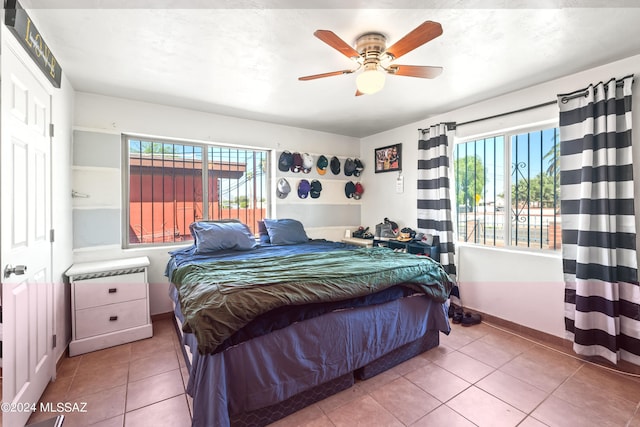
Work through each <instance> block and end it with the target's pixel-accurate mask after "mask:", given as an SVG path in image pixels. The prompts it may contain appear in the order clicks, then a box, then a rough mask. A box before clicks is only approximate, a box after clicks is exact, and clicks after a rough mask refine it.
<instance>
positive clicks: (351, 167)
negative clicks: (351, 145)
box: [344, 158, 356, 176]
mask: <svg viewBox="0 0 640 427" xmlns="http://www.w3.org/2000/svg"><path fill="white" fill-rule="evenodd" d="M355 171H356V163H355V162H354V161H353V159H352V158H348V159H347V160H345V161H344V174H345V175H346V176H351V175H353V173H354V172H355Z"/></svg>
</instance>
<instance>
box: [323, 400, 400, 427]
mask: <svg viewBox="0 0 640 427" xmlns="http://www.w3.org/2000/svg"><path fill="white" fill-rule="evenodd" d="M327 416H328V417H329V419H330V420H331V422H332V423H333V424H334V425H335V426H336V427H343V426H344V427H354V426H362V427H370V426H376V427H402V426H403V424H402V423H401V422H400V421H399V420H398V419H397V418H395V417H394V416H393V415H391V413H390V412H389V411H387V410H386V409H385V408H384V407H383V406H382V405H380V404H379V403H378V402H376V401H375V400H374V399H373V398H372V397H371V396H364V397H362V398H360V399H356V400H354V401H352V402H349V403H348V404H346V405H343V406H341V407H339V408H338V409H336V410H333V411H331V412H329V413H328V414H327Z"/></svg>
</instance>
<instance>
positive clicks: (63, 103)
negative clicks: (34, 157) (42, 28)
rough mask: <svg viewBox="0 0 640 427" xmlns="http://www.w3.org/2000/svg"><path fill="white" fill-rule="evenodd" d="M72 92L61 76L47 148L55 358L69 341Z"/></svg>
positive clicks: (71, 249)
mask: <svg viewBox="0 0 640 427" xmlns="http://www.w3.org/2000/svg"><path fill="white" fill-rule="evenodd" d="M73 100H74V90H73V87H72V86H71V84H70V83H69V81H68V80H67V78H66V76H65V75H64V71H63V75H62V84H61V85H60V89H57V90H55V92H54V95H53V118H52V123H53V124H54V126H55V132H54V136H53V142H52V147H51V164H52V167H51V181H52V182H51V185H52V191H51V197H52V198H51V208H52V218H51V221H52V228H53V230H54V231H55V240H54V242H53V248H52V252H53V255H52V258H53V260H52V263H53V268H52V273H53V276H52V277H53V280H54V304H55V306H54V307H55V313H56V335H57V337H58V338H57V339H58V346H57V348H56V357H57V358H59V357H60V356H61V355H62V354H63V352H64V351H65V350H66V347H67V343H69V341H71V307H70V305H71V296H70V289H69V286H68V285H67V284H66V283H65V281H64V272H65V271H66V270H67V269H68V268H69V266H71V264H72V263H73V247H72V230H73V225H72V221H71V167H70V166H71V127H72V122H73Z"/></svg>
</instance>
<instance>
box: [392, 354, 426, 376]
mask: <svg viewBox="0 0 640 427" xmlns="http://www.w3.org/2000/svg"><path fill="white" fill-rule="evenodd" d="M430 363H431V360H429V359H426V358H424V357H419V356H418V357H413V358H411V359H409V360H407V361H405V362H402V363H400V364H399V365H396V366H394V367H393V368H391V369H390V371H391V372H393V373H396V374H398V375H406V374H408V373H409V372H412V371H415V370H416V369H419V368H422V367H423V366H426V365H429V364H430Z"/></svg>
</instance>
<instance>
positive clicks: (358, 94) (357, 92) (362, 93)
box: [356, 89, 364, 96]
mask: <svg viewBox="0 0 640 427" xmlns="http://www.w3.org/2000/svg"><path fill="white" fill-rule="evenodd" d="M360 95H364V92H360V91H359V90H358V89H356V96H360Z"/></svg>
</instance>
